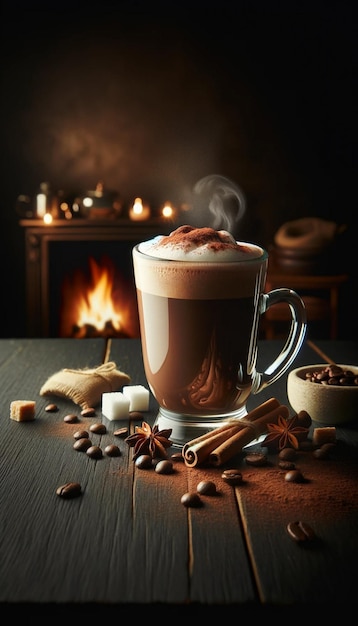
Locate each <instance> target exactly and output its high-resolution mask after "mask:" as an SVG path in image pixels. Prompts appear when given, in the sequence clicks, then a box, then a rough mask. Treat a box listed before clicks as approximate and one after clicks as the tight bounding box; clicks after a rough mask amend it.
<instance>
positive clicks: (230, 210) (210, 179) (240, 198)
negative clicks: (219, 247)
mask: <svg viewBox="0 0 358 626" xmlns="http://www.w3.org/2000/svg"><path fill="white" fill-rule="evenodd" d="M194 194H195V195H196V196H199V198H198V199H199V206H198V205H196V206H195V212H196V213H198V211H199V212H200V214H201V215H202V211H203V210H205V209H207V208H209V213H210V214H211V219H210V215H209V216H207V215H206V216H205V225H206V226H211V227H212V228H215V229H217V230H228V231H229V232H233V231H235V229H236V227H237V225H238V223H239V222H240V220H241V219H242V217H243V216H244V213H245V211H246V199H245V196H244V194H243V192H242V190H241V189H240V187H238V185H236V184H235V183H234V182H232V181H231V180H229V179H228V178H225V177H224V176H218V175H216V174H213V175H210V176H205V177H204V178H201V179H200V180H199V181H198V182H197V183H195V185H194Z"/></svg>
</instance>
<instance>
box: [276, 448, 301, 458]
mask: <svg viewBox="0 0 358 626" xmlns="http://www.w3.org/2000/svg"><path fill="white" fill-rule="evenodd" d="M296 456H297V455H296V450H294V449H293V448H283V450H280V452H279V453H278V457H279V459H282V460H283V461H293V460H294V459H295V458H296Z"/></svg>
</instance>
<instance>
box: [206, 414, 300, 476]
mask: <svg viewBox="0 0 358 626" xmlns="http://www.w3.org/2000/svg"><path fill="white" fill-rule="evenodd" d="M279 416H281V417H283V418H284V419H287V418H288V416H289V410H288V407H287V406H286V405H284V404H281V405H279V406H278V407H276V408H275V409H273V410H272V411H270V412H269V413H267V414H266V415H263V416H262V417H260V418H259V419H257V420H256V421H255V432H254V431H253V429H252V427H251V426H246V427H245V428H243V429H241V430H240V431H238V432H236V433H233V434H232V435H231V437H229V438H228V439H226V441H223V442H222V443H221V444H220V445H219V446H218V447H217V448H215V449H213V450H212V452H211V453H210V454H209V458H208V462H209V464H210V465H213V466H214V467H219V466H220V465H223V464H224V463H226V461H229V459H231V458H232V457H233V456H235V454H238V453H239V452H241V450H242V449H243V447H244V446H246V445H247V444H248V443H250V442H251V441H252V440H253V439H256V438H257V437H258V435H262V434H263V433H265V432H266V430H267V424H271V423H276V422H277V420H278V417H279Z"/></svg>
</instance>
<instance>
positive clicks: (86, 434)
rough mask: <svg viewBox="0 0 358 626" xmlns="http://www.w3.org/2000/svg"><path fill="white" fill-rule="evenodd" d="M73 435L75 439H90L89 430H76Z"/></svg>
mask: <svg viewBox="0 0 358 626" xmlns="http://www.w3.org/2000/svg"><path fill="white" fill-rule="evenodd" d="M73 436H74V438H75V439H84V438H85V439H88V437H89V432H88V431H87V430H76V432H75V433H73Z"/></svg>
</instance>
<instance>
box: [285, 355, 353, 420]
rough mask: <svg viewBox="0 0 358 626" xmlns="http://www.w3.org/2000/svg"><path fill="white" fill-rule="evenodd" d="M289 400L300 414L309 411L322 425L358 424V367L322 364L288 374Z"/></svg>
mask: <svg viewBox="0 0 358 626" xmlns="http://www.w3.org/2000/svg"><path fill="white" fill-rule="evenodd" d="M287 397H288V401H289V403H290V405H291V407H292V408H293V409H294V410H295V411H296V412H297V413H298V412H299V411H301V410H305V411H307V413H308V414H309V415H310V417H311V419H312V420H313V421H314V422H318V423H319V424H324V425H327V426H335V425H337V424H348V423H350V422H354V421H358V366H356V365H344V364H336V363H330V364H327V363H318V364H316V365H306V366H303V367H298V368H296V369H294V370H292V371H291V372H290V373H289V374H288V377H287Z"/></svg>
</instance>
